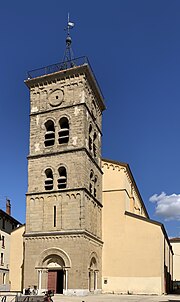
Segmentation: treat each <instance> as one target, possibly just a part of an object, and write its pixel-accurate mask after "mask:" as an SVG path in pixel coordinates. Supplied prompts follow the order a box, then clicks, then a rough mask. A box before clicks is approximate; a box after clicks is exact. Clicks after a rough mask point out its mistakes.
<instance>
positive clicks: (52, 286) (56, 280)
mask: <svg viewBox="0 0 180 302" xmlns="http://www.w3.org/2000/svg"><path fill="white" fill-rule="evenodd" d="M45 261H46V262H47V269H48V282H47V289H48V290H52V291H54V293H56V294H63V289H65V284H64V283H65V280H64V279H65V278H64V273H65V272H64V267H65V263H64V261H63V259H62V258H61V257H59V256H56V255H51V256H49V257H47V259H45Z"/></svg>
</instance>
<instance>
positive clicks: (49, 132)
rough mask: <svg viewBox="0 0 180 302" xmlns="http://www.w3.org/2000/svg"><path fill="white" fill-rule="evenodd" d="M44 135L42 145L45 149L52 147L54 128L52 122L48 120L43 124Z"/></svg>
mask: <svg viewBox="0 0 180 302" xmlns="http://www.w3.org/2000/svg"><path fill="white" fill-rule="evenodd" d="M45 127H46V133H45V140H44V144H45V146H46V147H48V146H53V145H54V142H55V128H54V123H53V121H51V120H49V121H47V122H46V123H45Z"/></svg>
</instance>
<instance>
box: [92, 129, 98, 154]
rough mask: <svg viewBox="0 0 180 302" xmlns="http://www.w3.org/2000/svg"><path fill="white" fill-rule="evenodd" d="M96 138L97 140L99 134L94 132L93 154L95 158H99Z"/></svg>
mask: <svg viewBox="0 0 180 302" xmlns="http://www.w3.org/2000/svg"><path fill="white" fill-rule="evenodd" d="M96 138H97V134H96V132H94V135H93V154H94V157H96V156H97V147H96Z"/></svg>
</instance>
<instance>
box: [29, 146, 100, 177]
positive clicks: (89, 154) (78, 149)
mask: <svg viewBox="0 0 180 302" xmlns="http://www.w3.org/2000/svg"><path fill="white" fill-rule="evenodd" d="M80 151H83V152H86V154H87V155H88V156H89V158H90V159H91V161H92V162H93V163H94V164H95V166H96V167H97V169H98V170H99V172H100V173H101V174H103V172H102V170H101V168H100V167H99V165H98V164H97V163H96V161H95V159H94V158H93V157H92V155H91V153H90V152H89V151H88V150H87V149H86V148H85V147H82V148H72V149H68V150H61V151H52V152H51V153H39V154H33V155H28V156H27V159H28V160H30V159H36V158H42V157H51V156H57V155H60V154H66V153H74V152H80Z"/></svg>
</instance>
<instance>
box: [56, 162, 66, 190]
mask: <svg viewBox="0 0 180 302" xmlns="http://www.w3.org/2000/svg"><path fill="white" fill-rule="evenodd" d="M58 172H59V178H58V189H65V188H66V186H67V173H66V168H65V167H60V168H59V169H58Z"/></svg>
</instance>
